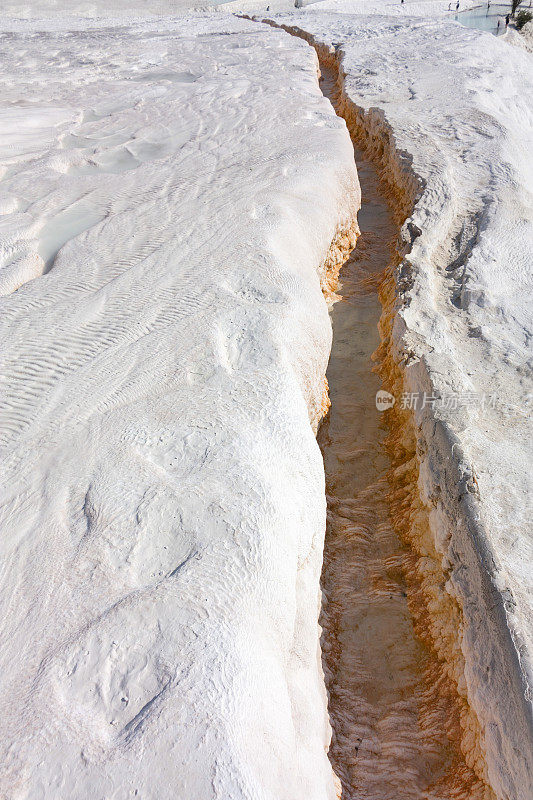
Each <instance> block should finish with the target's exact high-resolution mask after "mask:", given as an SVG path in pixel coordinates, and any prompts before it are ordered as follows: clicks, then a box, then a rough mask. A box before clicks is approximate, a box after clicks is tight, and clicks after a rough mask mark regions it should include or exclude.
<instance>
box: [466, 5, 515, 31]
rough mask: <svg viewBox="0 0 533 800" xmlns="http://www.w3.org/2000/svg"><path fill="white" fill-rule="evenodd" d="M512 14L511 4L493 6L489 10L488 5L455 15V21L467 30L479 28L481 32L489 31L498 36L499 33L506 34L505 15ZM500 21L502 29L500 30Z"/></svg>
mask: <svg viewBox="0 0 533 800" xmlns="http://www.w3.org/2000/svg"><path fill="white" fill-rule="evenodd" d="M510 13H511V6H510V4H505V5H492V4H491V6H490V8H487V5H486V4H485V5H483V6H478V7H477V8H472V9H470V10H469V11H459V13H457V14H455V16H454V19H455V21H456V22H460V23H461V25H465V26H466V27H467V28H477V29H478V30H480V31H489V32H490V33H493V34H494V35H495V36H497V35H498V34H499V33H504V32H505V15H506V14H510ZM498 20H499V21H500V27H499V28H498Z"/></svg>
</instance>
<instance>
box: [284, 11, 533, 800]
mask: <svg viewBox="0 0 533 800" xmlns="http://www.w3.org/2000/svg"><path fill="white" fill-rule="evenodd" d="M325 5H326V3H323V4H321V6H320V8H323V7H324V6H325ZM328 5H329V6H331V7H332V8H333V7H338V8H339V9H340V10H341V11H343V12H344V13H331V12H330V13H326V12H322V11H320V13H317V12H316V11H313V10H308V11H306V13H305V15H304V16H303V15H296V14H287V15H280V16H279V17H277V21H278V23H280V24H285V25H289V26H290V25H294V26H299V27H300V28H304V29H305V31H307V32H308V33H309V34H311V35H312V36H313V37H314V40H315V41H316V42H320V43H323V44H325V45H326V46H328V47H329V48H330V49H331V50H333V49H335V50H336V52H337V53H338V54H339V56H340V57H341V59H342V70H343V71H344V72H345V73H346V76H345V80H344V87H345V92H346V94H347V95H348V97H349V98H350V99H351V100H352V101H353V102H354V103H355V104H356V105H357V106H358V107H359V108H360V109H362V112H363V113H364V116H365V120H366V123H365V124H366V127H367V129H368V130H369V132H370V133H371V134H372V133H375V135H376V136H377V137H378V138H379V135H380V131H381V130H383V129H385V130H387V131H388V134H389V135H390V136H391V141H392V142H393V144H394V145H395V147H396V149H397V151H398V152H399V155H400V160H403V164H404V169H405V172H406V173H414V174H415V175H416V176H417V177H418V180H419V183H420V198H419V200H418V202H417V204H416V207H415V210H414V214H413V216H412V217H411V219H410V222H411V223H412V224H414V225H415V226H416V227H415V228H413V227H412V226H411V227H410V228H409V227H408V226H407V225H406V228H405V231H404V234H405V238H406V239H407V240H408V241H410V240H411V239H412V240H413V244H412V249H411V252H410V254H409V255H408V257H407V262H406V275H405V278H406V280H408V281H410V282H411V287H410V288H409V290H408V298H409V302H408V304H406V305H404V306H403V308H402V309H401V311H400V314H399V316H398V318H397V320H396V325H395V330H394V335H395V337H396V340H397V342H398V343H399V342H400V340H401V342H402V348H403V349H404V350H405V348H406V347H407V350H408V351H409V353H410V355H409V363H410V366H409V367H408V368H407V370H406V376H407V382H408V383H407V385H408V386H410V388H411V389H412V390H413V391H422V390H426V391H427V392H428V395H429V396H430V397H431V396H438V395H440V396H441V397H444V398H450V399H449V400H448V402H449V404H450V406H449V408H448V409H447V410H446V411H435V412H433V411H432V409H431V407H429V408H428V407H426V409H425V410H424V412H423V413H422V411H421V409H420V405H421V401H420V402H419V410H418V412H417V419H418V420H419V421H420V425H421V426H422V425H424V426H425V427H426V431H428V432H429V433H428V435H427V436H426V439H427V440H429V441H430V446H433V447H434V448H435V447H438V443H437V439H436V438H435V439H434V441H433V443H431V431H433V435H434V434H435V431H436V429H437V425H436V424H435V418H438V419H440V420H441V421H443V422H444V423H445V425H447V426H448V429H449V430H451V431H452V433H453V435H454V436H455V438H456V440H457V441H458V442H460V445H461V449H462V455H461V456H460V460H461V464H462V465H463V467H464V468H465V470H467V471H468V473H469V474H470V475H471V477H472V481H471V486H472V488H473V489H475V488H476V481H477V489H478V490H479V502H478V503H477V505H476V514H477V515H478V516H477V517H476V519H473V520H472V522H473V523H474V524H476V525H477V524H480V525H481V529H482V530H483V532H484V536H486V541H483V542H482V541H478V542H477V543H475V544H477V546H478V547H479V550H480V553H479V556H480V559H481V560H483V559H486V567H487V568H488V570H489V572H490V577H491V580H492V581H493V582H494V584H495V585H496V586H497V587H498V590H499V593H500V601H499V602H500V605H502V604H504V608H505V611H504V614H505V615H506V618H507V624H508V625H509V627H510V630H511V633H512V636H513V639H514V645H515V647H516V650H517V657H518V659H519V660H520V670H521V671H522V679H523V683H522V688H521V690H520V691H523V692H524V693H525V695H526V705H527V703H530V702H531V694H532V690H533V680H532V664H533V659H532V655H533V573H532V569H531V565H532V563H533V535H532V528H531V520H532V517H533V509H532V504H531V487H532V481H531V441H532V426H531V409H532V399H533V395H532V384H531V355H532V349H531V337H532V331H533V321H532V312H531V309H532V277H533V159H532V158H531V154H532V152H533V60H532V57H531V55H530V54H528V53H527V52H526V51H525V50H523V49H520V48H518V47H513V46H511V45H510V44H508V43H507V42H505V41H501V40H500V39H498V38H496V37H494V36H492V35H491V34H488V33H481V32H479V31H475V30H469V29H466V28H463V27H462V26H460V25H458V24H455V23H450V24H449V23H446V22H444V21H443V20H440V19H439V20H435V21H434V20H422V19H408V20H401V19H398V17H392V16H381V17H378V16H371V15H369V14H366V15H365V16H361V15H357V16H355V15H351V14H349V13H346V12H347V11H349V8H350V7H353V6H356V5H358V3H357V0H356V1H355V2H351V1H350V0H348V2H345V1H344V0H339V2H338V3H337V4H334V3H333V0H328ZM370 5H376V4H375V3H374V4H372V3H370ZM417 228H418V231H417V230H416V229H417ZM484 396H485V399H486V402H485V408H483V407H482V398H483V397H484ZM454 398H455V402H457V403H458V406H457V408H454V405H453V404H454ZM398 401H399V398H398ZM433 402H434V401H433ZM452 454H453V449H452ZM431 456H432V457H431V458H428V459H427V460H426V462H425V465H424V470H423V471H422V474H421V485H420V489H421V493H422V496H423V497H424V498H425V499H426V500H427V501H428V503H430V504H431V505H434V506H435V507H436V510H435V511H434V512H433V517H434V520H433V522H434V525H435V529H437V530H438V528H439V525H441V522H440V519H439V514H440V513H441V512H440V511H439V505H438V502H437V499H436V498H438V496H439V493H440V492H441V490H442V491H443V492H444V491H445V489H446V481H449V480H450V477H449V475H450V472H448V475H447V472H446V470H447V468H446V461H447V462H448V464H449V459H450V456H449V453H448V454H446V453H444V454H441V457H440V460H441V463H440V465H439V463H438V460H439V459H438V454H437V457H436V455H435V452H434V453H432V454H431ZM458 458H459V456H458ZM443 465H444V466H443ZM432 470H434V471H433V473H432ZM447 513H448V522H449V519H450V515H452V517H453V509H451V510H450V509H447ZM452 533H453V531H452ZM449 535H450V530H449V529H448V530H446V529H445V528H443V529H442V536H443V542H442V543H441V544H442V547H443V550H445V545H446V542H445V538H446V537H447V536H448V537H449ZM448 556H449V558H450V561H449V563H453V562H454V561H455V565H456V581H457V583H458V584H461V591H462V593H463V596H464V597H467V596H468V595H469V599H468V602H469V603H470V606H471V618H470V623H471V624H470V627H469V629H468V632H467V635H465V637H464V639H463V642H462V646H463V650H464V652H465V654H466V656H467V664H470V665H473V666H471V668H470V672H469V674H467V676H466V677H467V681H468V684H469V690H470V697H471V699H472V700H473V701H475V705H476V711H477V712H478V715H479V716H480V718H481V719H482V722H483V724H484V725H485V726H486V729H485V734H486V736H487V737H488V741H489V748H490V754H489V770H490V775H491V779H492V781H493V784H494V786H495V787H496V788H497V791H498V797H500V796H505V797H507V796H509V797H513V798H515V797H521V798H524V800H527V798H530V797H531V796H532V794H531V792H533V772H532V769H533V767H532V763H533V754H532V753H531V751H530V746H531V727H529V733H528V734H527V735H528V736H529V738H528V739H526V738H523V739H522V740H521V741H520V736H522V735H523V736H524V737H525V736H526V731H525V728H524V729H523V728H521V725H522V724H523V719H524V718H523V717H522V721H519V720H518V719H513V713H514V712H513V711H512V709H514V708H515V705H514V703H515V701H516V699H517V698H516V696H514V697H513V696H512V694H509V696H508V697H507V698H506V697H505V694H506V692H507V693H508V692H509V690H508V689H506V688H505V684H504V683H500V685H499V686H498V685H496V681H497V680H501V681H503V680H504V679H505V677H506V676H505V675H503V674H501V673H500V675H499V678H498V677H496V678H494V676H493V675H492V673H490V658H488V656H487V653H488V652H489V649H490V647H491V646H493V645H494V643H493V642H491V641H490V634H489V635H485V632H484V630H483V628H486V630H487V631H488V630H489V628H488V625H489V619H488V616H490V615H491V614H492V615H494V614H496V613H499V612H497V611H495V610H494V608H492V609H491V608H487V600H486V598H484V597H483V587H482V586H481V585H479V584H477V585H476V579H475V577H474V576H473V575H472V574H469V571H468V569H467V568H466V566H465V565H464V564H463V566H462V567H461V566H460V561H461V558H462V555H461V554H460V553H453V552H451V553H448ZM476 606H477V610H476ZM469 613H470V612H469ZM476 615H477V619H475V616H476ZM474 620H475V621H474ZM494 646H497V645H494ZM476 648H480V650H479V651H477V652H474V651H475V650H476ZM483 648H484V650H485V652H484V653H483V652H482V649H483ZM483 659H485V660H486V661H488V662H489V672H488V673H487V674H485V675H481V674H479V670H477V672H476V664H479V663H482V662H483ZM491 681H492V683H491ZM515 688H516V687H515ZM497 695H499V697H500V701H499V703H500V704H499V705H498V702H497V701H496V696H497ZM505 702H507V704H508V711H509V710H510V713H507V719H506V720H504V719H503V718H502V716H501V714H502V709H503V708H504V705H505ZM524 713H525V714H526V715H529V725H531V707H529V711H528V710H527V709H526V711H525V712H524ZM513 726H515V731H514V732H513V731H512V727H513ZM500 735H501V736H502V737H503V743H502V741H501V740H500ZM513 735H514V736H515V738H516V739H517V740H518V743H517V744H516V747H515V749H514V750H513V748H511V747H510V746H509V741H510V740H511V738H512V736H513ZM504 762H505V766H502V764H503V763H504ZM526 762H527V764H529V766H526ZM500 767H501V770H502V772H499V770H500ZM503 772H506V775H507V778H506V779H504V778H502V774H503ZM507 779H508V781H509V783H508V785H507V786H503V785H502V783H501V781H504V780H507ZM515 781H516V783H515ZM506 792H507V793H506Z"/></svg>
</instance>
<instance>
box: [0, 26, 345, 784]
mask: <svg viewBox="0 0 533 800" xmlns="http://www.w3.org/2000/svg"><path fill="white" fill-rule="evenodd" d="M3 28H4V35H3V36H2V38H1V49H2V54H1V58H2V63H3V77H2V87H1V92H0V98H1V110H0V115H1V123H2V124H1V133H0V145H1V155H2V163H3V167H2V170H3V172H2V180H1V189H2V204H1V209H2V216H1V217H0V220H1V234H0V235H1V238H0V244H1V259H2V260H1V264H2V267H1V270H0V278H1V281H2V292H3V295H4V296H3V297H2V299H1V341H2V350H1V358H2V365H1V373H2V399H3V412H2V420H1V422H2V429H1V443H2V461H3V475H2V477H3V485H2V490H1V492H2V494H1V510H0V519H1V526H2V540H1V553H2V560H1V573H0V597H1V602H2V609H3V610H2V619H1V629H0V637H1V638H0V675H1V682H2V685H1V690H0V698H1V709H0V749H1V753H0V764H1V768H0V796H1V797H2V798H6V800H7V799H9V800H22V799H23V798H24V800H30V799H31V800H37V799H38V798H47V800H48V799H49V800H104V798H106V800H111V798H113V800H126V798H133V797H137V798H142V800H150V799H153V800H166V799H168V800H171V799H172V800H178V798H180V799H181V800H208V798H210V797H217V798H220V799H222V798H224V800H230V798H231V800H239V798H254V800H261V799H263V798H264V799H265V800H267V798H268V799H269V800H282V798H287V800H295V798H302V800H312V799H313V798H320V800H322V799H323V798H326V797H327V798H332V797H334V785H333V779H332V772H331V767H330V764H329V762H328V759H327V755H326V750H327V745H328V741H329V724H328V720H327V714H326V703H325V689H324V685H323V678H322V671H321V665H320V656H319V638H318V637H319V628H318V624H317V615H318V608H319V573H320V567H321V560H322V545H323V535H324V528H325V506H326V502H325V492H324V477H323V467H322V461H321V457H320V452H319V449H318V446H317V444H316V440H315V437H314V435H313V430H312V426H311V424H310V418H311V419H312V420H313V421H315V422H316V417H317V408H318V406H319V405H320V403H321V401H322V391H323V376H324V373H325V368H326V364H327V360H328V354H329V349H330V341H331V331H330V322H329V318H328V313H327V307H326V304H325V302H324V299H323V296H322V293H321V288H320V280H319V266H320V265H321V263H322V261H323V260H324V258H325V256H326V254H327V251H328V248H329V245H330V242H331V241H332V239H333V237H334V235H335V233H336V231H337V230H338V229H339V228H342V227H343V226H344V227H346V226H347V225H348V224H349V221H350V220H351V219H352V218H353V215H354V214H355V213H356V211H357V208H358V203H359V189H358V183H357V176H356V171H355V166H354V162H353V153H352V148H351V143H350V140H349V137H348V133H347V131H346V127H345V124H344V122H343V121H342V120H340V119H339V118H337V117H336V116H335V114H334V112H333V110H332V108H331V106H330V104H329V102H328V101H327V100H325V99H324V98H323V96H322V94H321V92H320V90H319V87H318V81H317V74H316V71H317V64H316V57H315V54H314V52H313V50H312V49H311V48H309V46H308V45H307V44H305V43H304V42H302V41H299V40H297V39H294V38H291V37H290V36H288V35H287V34H285V33H283V32H281V31H278V30H274V29H272V28H270V27H267V26H259V25H257V24H255V23H252V22H246V21H243V20H237V19H234V18H231V17H229V16H223V15H220V14H217V15H213V16H212V17H211V18H209V17H206V16H197V17H191V18H181V19H179V20H176V21H173V20H171V19H167V20H164V19H160V20H157V21H145V22H136V23H131V22H127V20H124V19H121V20H120V21H119V22H111V21H109V20H105V19H103V18H100V19H98V20H95V21H94V23H93V22H91V23H88V22H87V20H81V21H80V18H79V17H78V19H77V20H70V21H69V19H67V18H63V17H61V16H57V17H55V18H54V19H48V20H46V21H26V20H22V21H21V20H11V21H7V20H6V21H4V24H3Z"/></svg>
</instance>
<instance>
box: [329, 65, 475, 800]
mask: <svg viewBox="0 0 533 800" xmlns="http://www.w3.org/2000/svg"><path fill="white" fill-rule="evenodd" d="M321 87H322V91H323V92H324V94H325V95H326V96H328V97H330V99H331V98H332V94H333V93H334V91H335V76H334V75H332V74H330V73H329V72H328V71H327V70H325V69H324V67H322V79H321ZM354 149H355V159H356V163H357V168H358V172H359V180H360V183H361V190H362V207H361V211H360V214H359V226H360V229H361V236H360V238H359V240H358V242H357V247H356V248H355V250H354V251H353V252H352V254H351V257H350V258H349V259H348V261H347V262H346V263H345V265H344V266H343V268H342V270H341V273H340V285H339V289H338V294H339V295H340V299H339V300H338V302H337V303H335V304H334V306H333V308H332V312H331V319H332V324H333V346H332V352H331V358H330V363H329V367H328V372H327V378H328V382H329V386H330V397H331V410H330V412H329V414H328V416H327V417H326V418H325V419H324V421H323V423H322V425H321V427H320V430H319V434H318V441H319V444H320V447H321V450H322V454H323V457H324V464H325V470H326V491H327V495H328V526H327V532H326V542H325V552H324V566H323V572H322V588H323V592H324V606H323V613H322V620H321V624H322V626H323V636H322V648H323V654H324V655H323V663H324V671H325V675H326V683H327V685H328V692H329V712H330V719H331V724H332V728H333V739H332V744H331V749H330V759H331V761H332V764H333V768H334V770H335V772H336V774H337V775H338V777H339V778H340V780H341V783H342V787H343V794H342V797H343V798H344V800H356V799H357V800H362V799H363V798H365V799H366V798H369V799H370V798H371V800H411V799H413V800H420V798H427V799H428V800H437V799H438V800H452V798H460V797H461V798H462V797H468V798H474V797H476V798H479V797H484V796H485V795H484V794H483V789H482V787H481V786H478V787H476V786H473V785H472V784H470V782H469V781H467V783H468V784H469V785H468V787H467V786H466V785H465V783H464V780H463V777H464V772H465V766H464V763H462V756H461V754H460V752H459V751H458V749H457V747H456V746H455V745H454V744H453V743H452V742H451V741H450V739H449V737H448V735H447V733H446V714H447V709H446V704H442V703H439V701H438V699H437V700H436V697H437V695H438V693H436V692H435V687H434V686H431V674H432V670H431V654H430V653H429V652H428V650H427V649H426V648H425V646H424V645H423V644H422V642H421V641H420V639H419V638H418V637H417V635H416V633H415V627H414V622H413V618H412V615H411V612H410V608H409V591H410V588H409V580H408V577H407V576H408V573H409V565H410V564H411V565H412V560H413V556H412V553H410V551H409V549H408V548H407V547H406V546H405V545H403V544H402V542H401V541H400V539H399V537H398V535H397V533H396V532H395V530H394V527H393V525H392V521H391V514H390V506H389V500H388V497H389V491H390V487H389V483H388V471H389V469H390V462H389V458H388V455H387V451H386V448H385V437H386V434H387V429H386V427H385V424H384V420H383V417H382V415H381V413H380V412H379V411H378V410H377V409H376V404H375V395H376V392H377V391H378V389H379V388H380V386H381V382H380V379H379V377H378V375H377V374H376V372H375V371H374V362H373V359H372V355H373V353H374V352H375V350H376V348H377V347H378V345H379V342H380V340H379V333H378V321H379V318H380V315H381V312H382V307H381V304H380V301H379V297H378V288H379V285H380V282H381V280H382V279H383V275H384V272H385V270H386V268H387V267H388V265H390V263H391V260H392V259H393V258H394V245H395V240H396V238H397V235H398V227H397V224H396V223H395V221H394V218H393V214H392V211H391V209H390V208H389V206H388V204H387V200H386V199H385V193H384V190H383V188H382V186H381V185H380V180H379V177H378V174H377V172H376V169H375V168H374V166H373V164H372V163H371V162H370V161H369V160H368V158H366V157H365V155H364V153H363V152H361V151H360V150H358V149H357V147H356V146H355V147H354ZM434 674H435V672H434V671H433V675H434ZM461 776H463V777H461ZM465 789H466V790H467V791H468V793H467V794H465Z"/></svg>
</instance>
